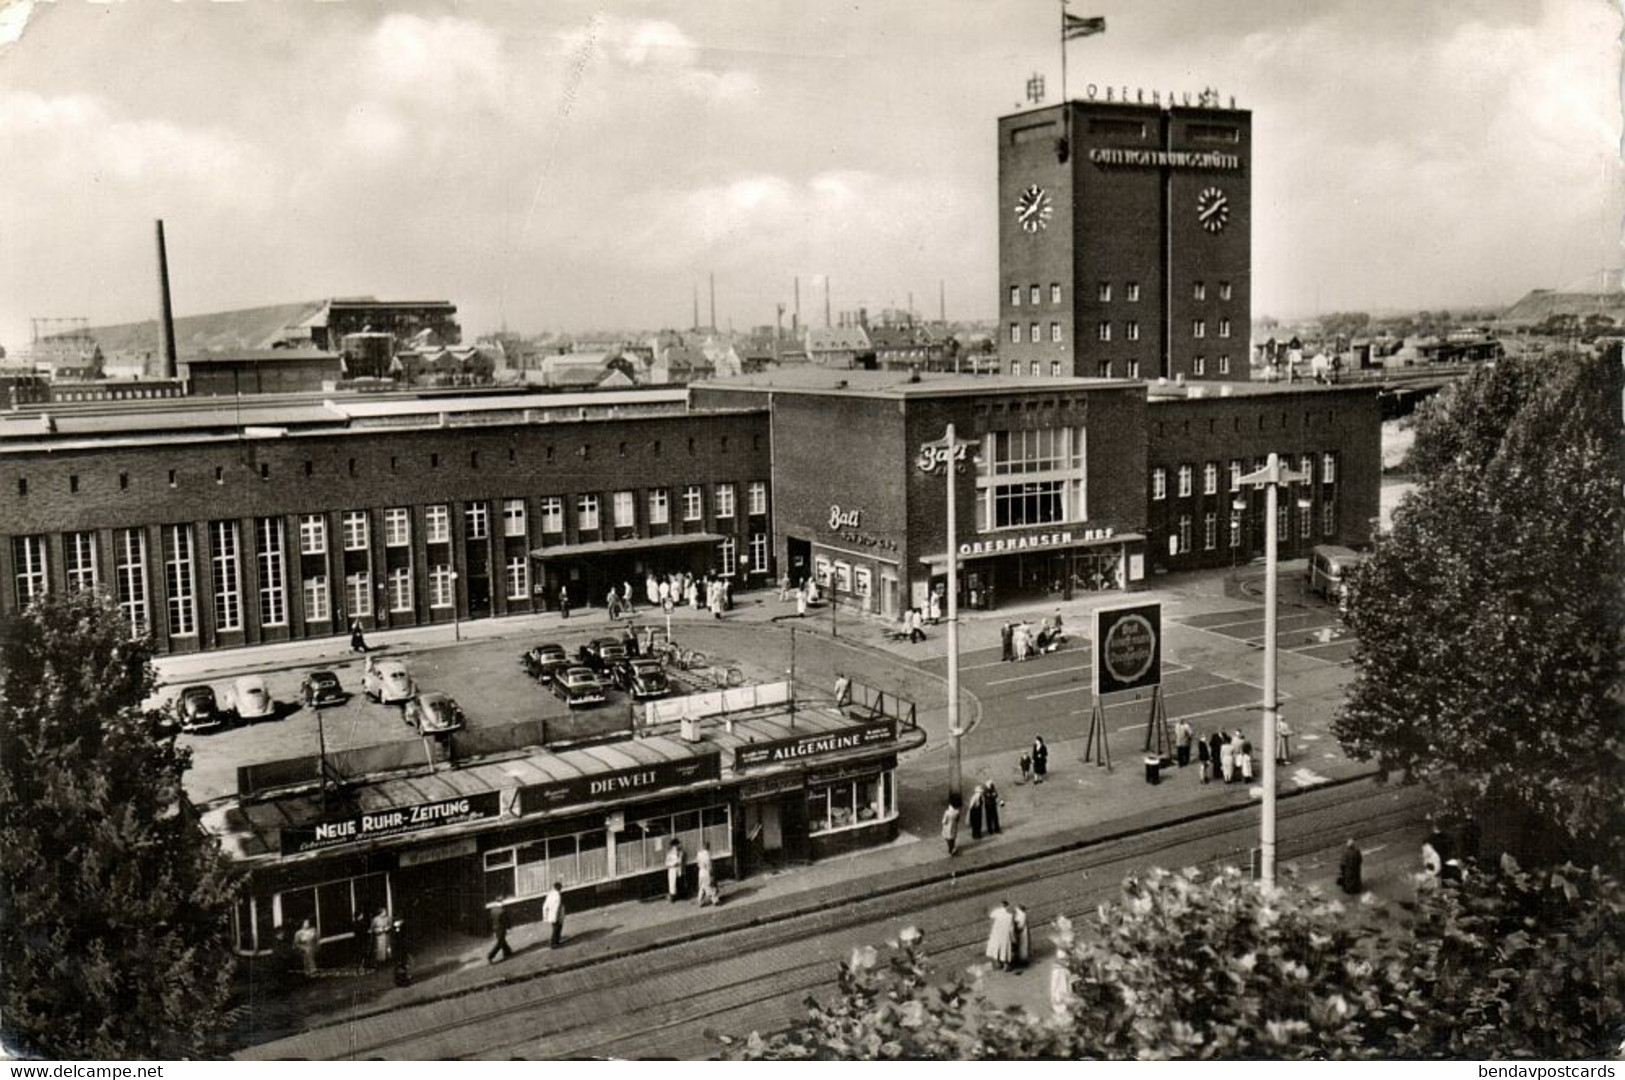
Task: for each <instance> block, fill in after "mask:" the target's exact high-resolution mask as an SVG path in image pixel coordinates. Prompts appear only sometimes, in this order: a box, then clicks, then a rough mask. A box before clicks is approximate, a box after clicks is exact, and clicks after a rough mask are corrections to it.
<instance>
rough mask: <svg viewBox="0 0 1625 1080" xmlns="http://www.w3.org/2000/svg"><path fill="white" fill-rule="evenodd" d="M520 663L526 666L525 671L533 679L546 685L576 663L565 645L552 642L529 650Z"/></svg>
mask: <svg viewBox="0 0 1625 1080" xmlns="http://www.w3.org/2000/svg"><path fill="white" fill-rule="evenodd" d="M520 662H521V663H523V664H524V665H525V670H526V671H527V672H529V673H530V675H531V677H532V678H535V679H540V680H541V681H542V682H544V683H545V682H548V681H550V680H552V679H553V677H554V676H556V675H557V674H558V673H559V672H561V671H563V670H564V669H565V668H567V667H570V666H571V665H572V664H573V663H574V661H572V660H571V659H570V654H569V652H568V651H566V650H565V648H564V646H563V645H555V644H553V643H552V642H549V643H547V644H544V645H538V646H536V647H535V648H533V649H530V650H528V651H527V652H526V653H525V655H524V656H523V657H521V658H520Z"/></svg>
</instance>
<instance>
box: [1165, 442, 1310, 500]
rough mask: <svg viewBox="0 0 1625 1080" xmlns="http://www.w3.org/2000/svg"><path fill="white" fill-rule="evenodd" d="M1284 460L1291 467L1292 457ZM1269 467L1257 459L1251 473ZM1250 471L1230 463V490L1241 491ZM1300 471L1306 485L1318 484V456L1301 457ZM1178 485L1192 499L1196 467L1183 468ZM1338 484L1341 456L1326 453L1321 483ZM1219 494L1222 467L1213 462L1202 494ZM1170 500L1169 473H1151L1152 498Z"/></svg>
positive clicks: (1206, 472) (1205, 474)
mask: <svg viewBox="0 0 1625 1080" xmlns="http://www.w3.org/2000/svg"><path fill="white" fill-rule="evenodd" d="M1281 460H1282V461H1283V462H1285V463H1287V464H1288V466H1290V463H1291V460H1292V459H1291V457H1290V456H1289V455H1287V454H1282V455H1281ZM1265 464H1267V461H1266V459H1264V458H1255V459H1254V461H1253V468H1252V470H1251V471H1257V470H1259V469H1262V468H1263V467H1264V466H1265ZM1244 471H1248V470H1246V464H1245V462H1243V461H1242V460H1240V459H1239V458H1231V459H1230V477H1229V480H1230V485H1229V490H1231V491H1233V492H1234V491H1240V490H1241V476H1242V473H1243V472H1244ZM1298 471H1299V472H1300V473H1302V474H1303V478H1304V482H1305V483H1310V484H1312V483H1314V482H1315V455H1313V454H1302V455H1299V457H1298ZM1175 475H1176V478H1177V482H1178V488H1177V489H1176V490H1177V495H1178V497H1179V498H1182V499H1184V498H1189V497H1190V495H1191V494H1192V485H1193V482H1194V479H1195V475H1196V469H1195V466H1193V465H1181V466H1179V469H1178V471H1177V473H1176V474H1175ZM1336 480H1337V455H1336V454H1332V453H1324V454H1321V455H1320V482H1321V483H1323V484H1330V483H1334V482H1335V481H1336ZM1218 493H1219V463H1218V462H1217V461H1210V462H1208V463H1207V464H1205V465H1203V466H1202V494H1204V495H1217V494H1218ZM1167 497H1168V470H1167V469H1165V468H1163V467H1162V466H1160V465H1159V466H1157V467H1156V468H1154V469H1152V470H1151V498H1152V499H1166V498H1167Z"/></svg>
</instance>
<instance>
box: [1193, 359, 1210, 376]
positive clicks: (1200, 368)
mask: <svg viewBox="0 0 1625 1080" xmlns="http://www.w3.org/2000/svg"><path fill="white" fill-rule="evenodd" d="M1191 373H1192V374H1195V375H1206V374H1207V357H1205V356H1198V357H1197V358H1196V359H1195V360H1193V361H1191Z"/></svg>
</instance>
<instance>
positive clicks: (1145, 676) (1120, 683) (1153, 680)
mask: <svg viewBox="0 0 1625 1080" xmlns="http://www.w3.org/2000/svg"><path fill="white" fill-rule="evenodd" d="M1160 682H1162V605H1161V604H1157V603H1152V604H1135V605H1134V606H1132V607H1119V608H1106V609H1105V610H1103V611H1097V612H1095V693H1096V694H1097V695H1099V694H1115V693H1119V692H1120V691H1123V690H1139V689H1141V688H1143V687H1147V686H1156V685H1157V684H1158V683H1160Z"/></svg>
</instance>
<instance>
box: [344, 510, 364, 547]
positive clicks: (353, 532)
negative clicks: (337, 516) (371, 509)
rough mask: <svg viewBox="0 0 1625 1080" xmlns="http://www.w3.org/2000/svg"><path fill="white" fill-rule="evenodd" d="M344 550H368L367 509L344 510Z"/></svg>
mask: <svg viewBox="0 0 1625 1080" xmlns="http://www.w3.org/2000/svg"><path fill="white" fill-rule="evenodd" d="M344 550H345V551H366V550H367V512H366V511H365V510H346V511H345V512H344Z"/></svg>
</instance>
